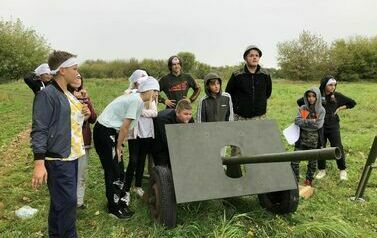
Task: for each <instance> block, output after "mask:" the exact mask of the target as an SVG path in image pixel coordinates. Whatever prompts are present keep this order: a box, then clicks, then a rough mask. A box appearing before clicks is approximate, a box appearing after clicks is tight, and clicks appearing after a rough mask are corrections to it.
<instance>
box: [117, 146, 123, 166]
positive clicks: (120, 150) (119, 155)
mask: <svg viewBox="0 0 377 238" xmlns="http://www.w3.org/2000/svg"><path fill="white" fill-rule="evenodd" d="M116 150H117V156H118V162H120V161H121V160H122V156H123V146H122V145H117V148H116Z"/></svg>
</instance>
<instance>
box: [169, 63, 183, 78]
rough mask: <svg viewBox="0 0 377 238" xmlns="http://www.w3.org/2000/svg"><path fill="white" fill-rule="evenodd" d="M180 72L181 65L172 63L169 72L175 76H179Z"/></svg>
mask: <svg viewBox="0 0 377 238" xmlns="http://www.w3.org/2000/svg"><path fill="white" fill-rule="evenodd" d="M181 70H182V66H181V63H180V62H179V63H173V64H172V65H171V72H172V73H173V74H175V75H179V74H181Z"/></svg>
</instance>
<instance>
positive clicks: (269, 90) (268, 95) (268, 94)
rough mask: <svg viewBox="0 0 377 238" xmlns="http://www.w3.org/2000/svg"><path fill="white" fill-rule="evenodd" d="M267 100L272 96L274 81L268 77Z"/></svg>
mask: <svg viewBox="0 0 377 238" xmlns="http://www.w3.org/2000/svg"><path fill="white" fill-rule="evenodd" d="M266 83H267V84H266V98H267V99H268V98H269V97H270V96H271V93H272V81H271V76H270V75H269V74H268V75H267V82H266Z"/></svg>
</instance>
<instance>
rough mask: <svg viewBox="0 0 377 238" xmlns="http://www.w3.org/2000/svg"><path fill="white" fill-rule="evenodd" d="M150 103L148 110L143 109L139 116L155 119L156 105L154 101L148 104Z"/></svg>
mask: <svg viewBox="0 0 377 238" xmlns="http://www.w3.org/2000/svg"><path fill="white" fill-rule="evenodd" d="M149 103H150V108H149V109H146V108H145V107H144V108H143V110H142V111H141V116H142V117H149V118H153V117H157V105H156V102H155V101H152V102H149Z"/></svg>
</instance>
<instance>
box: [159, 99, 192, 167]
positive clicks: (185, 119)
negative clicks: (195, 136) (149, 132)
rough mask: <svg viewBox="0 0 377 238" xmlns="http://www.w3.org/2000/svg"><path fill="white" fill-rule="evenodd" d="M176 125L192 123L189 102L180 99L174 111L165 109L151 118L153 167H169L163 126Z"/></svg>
mask: <svg viewBox="0 0 377 238" xmlns="http://www.w3.org/2000/svg"><path fill="white" fill-rule="evenodd" d="M178 123H194V119H193V118H192V106H191V103H190V101H189V100H187V99H181V100H180V101H178V103H177V107H176V108H175V109H165V110H162V111H160V112H159V113H158V114H157V117H155V118H153V126H154V133H155V139H154V142H153V146H152V147H153V149H152V155H153V162H154V164H155V165H161V166H169V167H170V156H169V149H168V140H167V137H166V130H165V125H167V124H178Z"/></svg>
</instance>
